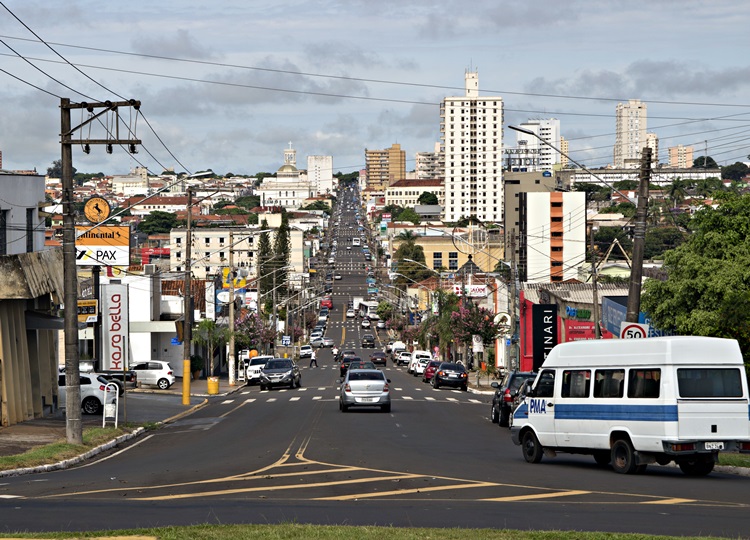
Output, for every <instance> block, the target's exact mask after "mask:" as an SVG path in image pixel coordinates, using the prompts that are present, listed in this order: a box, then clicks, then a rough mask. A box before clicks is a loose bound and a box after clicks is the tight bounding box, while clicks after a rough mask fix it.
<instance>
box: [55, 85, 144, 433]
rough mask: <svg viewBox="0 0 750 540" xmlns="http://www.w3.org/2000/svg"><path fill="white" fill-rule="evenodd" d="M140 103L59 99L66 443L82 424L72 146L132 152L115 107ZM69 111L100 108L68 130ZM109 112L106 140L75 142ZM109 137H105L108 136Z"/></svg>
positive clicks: (78, 431)
mask: <svg viewBox="0 0 750 540" xmlns="http://www.w3.org/2000/svg"><path fill="white" fill-rule="evenodd" d="M140 106H141V102H140V101H136V100H133V99H131V100H130V101H121V102H111V101H107V102H104V103H71V101H70V99H68V98H61V99H60V146H61V165H62V189H63V193H62V203H63V205H62V206H63V303H64V305H65V311H64V316H63V324H64V327H65V389H66V394H67V398H66V411H65V435H66V438H67V441H68V443H70V444H82V443H83V423H82V420H81V407H80V406H78V404H79V403H81V374H80V366H79V361H80V358H79V355H78V315H77V309H76V308H77V306H78V272H77V269H76V249H75V244H76V234H75V209H74V207H73V203H74V186H73V144H81V145H83V147H84V149H85V150H84V151H87V150H88V149H89V148H90V146H91V145H92V144H93V145H107V150H108V152H111V148H112V145H114V144H117V145H123V144H124V145H127V146H128V148H129V149H130V151H131V152H135V145H136V144H141V141H140V140H138V139H120V138H119V128H120V122H119V113H118V112H117V109H118V107H133V108H135V109H136V110H137V109H138V108H140ZM71 109H86V110H87V111H88V112H89V113H93V112H94V110H95V109H104V110H102V111H101V112H99V113H97V114H95V115H92V116H90V117H89V118H88V119H87V120H85V121H84V122H82V123H81V124H79V125H78V126H76V127H72V124H71V120H70V111H71ZM108 112H113V113H114V114H115V115H116V116H117V120H116V121H115V123H114V125H115V126H116V130H115V133H114V134H112V135H113V137H112V138H108V139H81V138H79V139H76V140H75V141H74V140H73V133H75V132H76V131H78V130H79V129H81V128H82V127H84V126H86V125H87V124H89V123H91V122H93V121H94V120H96V119H97V118H99V117H100V116H102V115H104V114H107V113H108ZM108 135H109V134H108Z"/></svg>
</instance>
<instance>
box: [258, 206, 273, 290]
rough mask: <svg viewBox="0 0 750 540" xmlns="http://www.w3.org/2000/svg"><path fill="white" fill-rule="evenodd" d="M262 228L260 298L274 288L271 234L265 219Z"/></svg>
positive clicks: (259, 252)
mask: <svg viewBox="0 0 750 540" xmlns="http://www.w3.org/2000/svg"><path fill="white" fill-rule="evenodd" d="M261 229H262V230H263V231H264V232H262V233H260V235H259V236H260V237H259V238H258V298H259V300H260V297H261V296H262V295H264V294H266V293H267V292H268V291H270V290H271V289H272V288H273V275H272V274H271V259H272V258H273V252H272V251H271V234H270V233H269V232H268V231H267V229H268V222H267V221H266V220H265V219H264V220H263V221H262V223H261Z"/></svg>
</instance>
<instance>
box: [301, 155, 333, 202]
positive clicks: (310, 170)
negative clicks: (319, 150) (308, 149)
mask: <svg viewBox="0 0 750 540" xmlns="http://www.w3.org/2000/svg"><path fill="white" fill-rule="evenodd" d="M307 180H308V182H310V183H311V184H312V185H313V187H314V189H315V191H317V192H318V193H319V194H321V195H323V194H328V193H333V191H334V189H335V186H334V182H333V156H307Z"/></svg>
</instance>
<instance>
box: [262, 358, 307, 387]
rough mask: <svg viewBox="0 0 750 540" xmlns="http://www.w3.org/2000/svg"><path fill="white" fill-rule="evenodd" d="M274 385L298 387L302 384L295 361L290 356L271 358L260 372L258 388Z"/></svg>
mask: <svg viewBox="0 0 750 540" xmlns="http://www.w3.org/2000/svg"><path fill="white" fill-rule="evenodd" d="M274 386H288V387H289V388H294V387H295V386H296V387H297V388H299V387H300V386H302V375H301V373H300V370H299V366H297V363H296V362H295V361H294V360H292V359H291V358H272V359H271V360H269V361H268V362H266V365H265V366H263V369H262V370H261V372H260V389H261V391H262V390H266V389H271V388H273V387H274Z"/></svg>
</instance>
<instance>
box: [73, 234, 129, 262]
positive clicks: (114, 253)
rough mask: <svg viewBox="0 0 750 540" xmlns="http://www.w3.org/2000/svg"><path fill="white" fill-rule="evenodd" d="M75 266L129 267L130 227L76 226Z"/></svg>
mask: <svg viewBox="0 0 750 540" xmlns="http://www.w3.org/2000/svg"><path fill="white" fill-rule="evenodd" d="M76 266H130V227H128V226H122V225H99V226H96V227H83V226H76Z"/></svg>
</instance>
